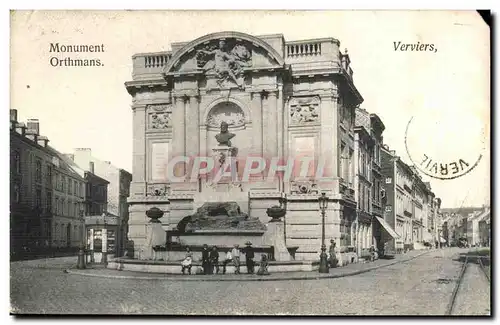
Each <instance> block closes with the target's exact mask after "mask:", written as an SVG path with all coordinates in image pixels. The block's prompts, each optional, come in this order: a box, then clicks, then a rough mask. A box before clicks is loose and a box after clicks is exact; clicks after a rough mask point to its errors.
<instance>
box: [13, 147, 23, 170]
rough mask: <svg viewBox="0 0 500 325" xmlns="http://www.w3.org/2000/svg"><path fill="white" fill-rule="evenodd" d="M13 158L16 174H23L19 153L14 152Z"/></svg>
mask: <svg viewBox="0 0 500 325" xmlns="http://www.w3.org/2000/svg"><path fill="white" fill-rule="evenodd" d="M12 158H13V162H12V163H13V166H14V171H15V172H16V174H20V173H21V155H20V154H19V151H14V152H13V153H12Z"/></svg>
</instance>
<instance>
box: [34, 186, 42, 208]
mask: <svg viewBox="0 0 500 325" xmlns="http://www.w3.org/2000/svg"><path fill="white" fill-rule="evenodd" d="M35 207H36V208H38V209H41V208H42V189H40V188H37V189H36V190H35Z"/></svg>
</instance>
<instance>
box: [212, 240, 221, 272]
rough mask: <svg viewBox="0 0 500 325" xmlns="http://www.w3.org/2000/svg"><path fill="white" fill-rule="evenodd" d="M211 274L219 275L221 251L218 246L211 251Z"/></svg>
mask: <svg viewBox="0 0 500 325" xmlns="http://www.w3.org/2000/svg"><path fill="white" fill-rule="evenodd" d="M210 264H211V265H210V266H211V268H210V274H214V273H215V274H219V251H218V250H217V246H213V247H212V250H211V251H210Z"/></svg>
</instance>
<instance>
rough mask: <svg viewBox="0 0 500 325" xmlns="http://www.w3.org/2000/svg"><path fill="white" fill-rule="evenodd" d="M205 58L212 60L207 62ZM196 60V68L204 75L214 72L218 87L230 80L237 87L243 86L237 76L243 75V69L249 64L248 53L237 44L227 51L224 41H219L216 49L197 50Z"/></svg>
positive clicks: (243, 47) (249, 57)
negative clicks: (210, 57)
mask: <svg viewBox="0 0 500 325" xmlns="http://www.w3.org/2000/svg"><path fill="white" fill-rule="evenodd" d="M206 56H213V60H207V59H206ZM197 59H198V67H200V68H201V69H203V71H205V72H206V73H207V72H214V73H215V74H216V75H217V78H218V83H219V85H222V82H224V81H225V80H227V79H230V80H231V81H233V82H234V83H235V84H236V85H238V86H239V87H242V86H243V84H242V83H241V82H239V81H238V76H239V75H241V74H242V73H243V68H244V67H246V66H249V64H250V63H251V55H250V52H249V51H248V50H247V49H246V47H245V46H243V45H239V44H237V45H235V46H234V47H233V49H232V50H231V51H228V50H227V48H226V42H225V41H224V40H220V41H219V47H218V48H215V49H211V48H209V47H206V48H205V49H201V50H198V51H197Z"/></svg>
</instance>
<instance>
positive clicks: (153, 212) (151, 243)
mask: <svg viewBox="0 0 500 325" xmlns="http://www.w3.org/2000/svg"><path fill="white" fill-rule="evenodd" d="M146 216H148V218H150V219H151V220H150V222H149V224H148V226H147V230H146V242H145V243H144V247H143V254H142V255H141V259H145V260H150V259H153V260H154V259H156V251H155V247H158V246H160V247H162V246H165V245H166V243H167V232H166V231H165V229H163V227H162V226H161V221H160V220H159V219H160V218H161V217H163V211H162V210H160V209H158V208H157V207H153V208H151V209H149V210H148V211H146Z"/></svg>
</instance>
